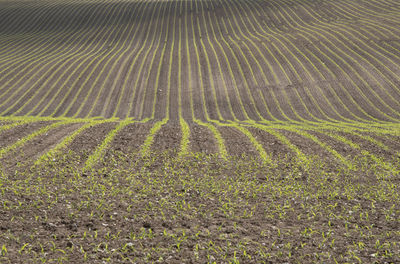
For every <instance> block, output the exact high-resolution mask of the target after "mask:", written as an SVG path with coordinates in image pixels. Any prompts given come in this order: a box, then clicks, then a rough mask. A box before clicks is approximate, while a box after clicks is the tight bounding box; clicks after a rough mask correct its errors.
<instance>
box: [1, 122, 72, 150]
mask: <svg viewBox="0 0 400 264" xmlns="http://www.w3.org/2000/svg"><path fill="white" fill-rule="evenodd" d="M71 123H79V121H78V120H73V119H71V120H67V121H59V122H55V123H53V124H50V125H47V126H45V127H43V128H41V129H39V130H37V131H34V132H33V133H31V134H29V135H28V136H26V137H24V138H22V139H20V140H19V141H17V142H15V143H14V144H12V145H9V146H7V147H4V148H2V149H0V158H2V157H4V155H6V154H7V153H9V152H10V151H12V150H15V149H17V148H18V147H21V146H23V145H24V144H25V143H27V142H29V141H31V140H32V139H34V138H36V137H38V136H40V135H42V134H45V133H47V132H49V131H51V130H52V129H54V128H56V127H59V126H62V125H67V124H71Z"/></svg>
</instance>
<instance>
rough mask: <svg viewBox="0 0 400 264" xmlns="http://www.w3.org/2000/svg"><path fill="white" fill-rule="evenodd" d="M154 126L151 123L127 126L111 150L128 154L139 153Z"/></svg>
mask: <svg viewBox="0 0 400 264" xmlns="http://www.w3.org/2000/svg"><path fill="white" fill-rule="evenodd" d="M152 126H153V125H152V124H150V123H145V124H139V123H135V124H131V125H127V126H126V127H124V128H123V129H122V130H121V131H120V132H119V133H118V134H117V135H116V136H115V138H114V140H113V142H112V143H111V146H110V150H112V151H113V150H114V151H121V152H123V153H126V154H128V153H135V152H137V151H139V149H140V147H141V146H142V144H143V142H144V140H145V139H146V137H147V136H148V134H149V131H150V129H151V128H152Z"/></svg>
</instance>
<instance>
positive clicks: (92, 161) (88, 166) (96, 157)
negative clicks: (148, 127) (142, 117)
mask: <svg viewBox="0 0 400 264" xmlns="http://www.w3.org/2000/svg"><path fill="white" fill-rule="evenodd" d="M132 123H134V121H131V120H129V119H128V120H124V121H120V122H119V124H118V125H117V126H116V127H115V128H114V129H113V130H111V131H110V132H109V133H108V134H107V136H106V138H105V139H104V140H103V142H102V143H101V145H100V146H98V147H97V148H96V150H95V152H94V153H93V154H92V155H90V156H89V157H88V159H87V160H86V163H85V166H84V167H83V169H82V171H83V172H85V171H89V170H92V169H93V167H94V166H95V165H96V164H97V163H98V162H99V161H100V160H101V159H102V157H103V155H104V152H105V150H106V149H107V147H108V146H109V145H110V143H111V142H112V140H113V139H114V137H115V136H116V135H117V134H118V132H119V131H121V129H123V128H124V127H125V126H127V125H129V124H132Z"/></svg>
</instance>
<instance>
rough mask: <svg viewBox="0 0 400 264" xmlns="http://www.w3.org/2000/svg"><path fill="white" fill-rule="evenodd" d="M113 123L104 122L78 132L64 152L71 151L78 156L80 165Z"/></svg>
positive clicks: (113, 125) (111, 127) (99, 142)
mask: <svg viewBox="0 0 400 264" xmlns="http://www.w3.org/2000/svg"><path fill="white" fill-rule="evenodd" d="M115 125H116V124H115V123H104V124H99V125H95V126H92V127H90V128H88V129H86V131H85V132H84V133H81V134H79V135H78V136H77V137H76V138H75V139H74V140H73V141H72V142H71V144H70V145H69V146H67V150H66V152H68V151H69V150H71V151H73V152H74V154H75V155H77V156H78V163H80V165H81V166H82V165H83V164H84V162H85V161H86V159H87V158H88V156H89V155H90V154H91V153H93V151H94V150H95V149H96V147H97V146H99V145H100V144H101V143H102V141H103V140H104V138H105V137H106V135H107V134H108V133H109V132H110V131H111V130H112V129H113V128H114V127H115Z"/></svg>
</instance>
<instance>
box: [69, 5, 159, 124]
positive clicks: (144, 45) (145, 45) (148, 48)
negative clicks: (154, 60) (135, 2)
mask: <svg viewBox="0 0 400 264" xmlns="http://www.w3.org/2000/svg"><path fill="white" fill-rule="evenodd" d="M159 3H160V2H157V3H156V6H155V7H154V9H153V12H152V14H151V17H150V21H151V23H150V24H149V25H148V27H147V30H146V31H147V32H146V36H145V41H144V43H142V45H141V47H140V49H139V51H137V53H136V56H135V59H134V60H133V62H132V63H131V67H130V70H132V69H133V67H134V66H135V65H136V61H137V59H138V58H139V56H140V55H141V54H142V51H143V50H144V49H145V48H146V52H145V54H144V56H143V58H142V59H141V61H142V63H141V64H140V67H139V70H138V69H135V71H136V72H138V75H137V78H136V82H135V84H134V86H133V89H134V90H133V95H132V96H131V98H132V99H131V100H133V99H134V98H135V95H136V91H137V90H138V87H137V84H138V81H139V79H140V78H139V77H140V75H141V73H142V69H143V66H144V63H145V61H146V59H147V56H148V54H149V53H150V51H151V50H152V49H153V45H154V40H155V37H156V32H157V31H156V30H153V34H152V36H151V43H150V44H148V41H149V34H150V32H151V30H150V29H151V27H152V26H153V21H154V20H155V21H159V20H161V19H160V12H161V11H160V9H159V8H156V7H157V5H158V4H159ZM156 10H158V12H157V15H156V19H153V16H154V15H155V14H156ZM136 28H144V27H143V26H142V27H140V26H137V27H136ZM144 30H145V29H144ZM136 32H137V31H136ZM136 32H135V34H136ZM127 39H128V38H126V39H125V42H126V41H127ZM133 40H134V37H132V41H131V43H130V44H129V46H132V44H133ZM125 42H124V44H123V45H125ZM138 43H139V42H138V41H137V43H136V44H138ZM121 49H122V46H121ZM136 49H137V45H135V49H134V50H132V52H131V53H130V54H129V55H125V53H127V52H128V49H126V50H125V51H124V52H122V53H121V54H120V55H119V56H118V58H117V59H116V60H115V61H114V64H113V65H112V66H111V67H110V70H109V72H108V74H107V76H106V77H105V81H104V82H103V83H102V85H101V89H100V91H99V92H98V93H97V97H96V99H95V102H98V99H99V97H100V95H101V93H102V91H103V90H104V88H105V83H106V81H107V80H108V79H109V77H110V75H111V72H112V69H113V68H114V67H120V68H121V67H122V66H123V63H120V62H119V60H120V59H121V58H123V57H126V59H125V61H126V60H127V58H128V56H130V55H131V54H133V53H134V52H135V51H136ZM130 75H131V72H129V73H128V75H127V76H130ZM117 78H118V77H114V78H113V80H114V82H113V84H112V85H111V88H109V89H106V91H108V90H110V92H108V96H107V97H106V100H105V101H104V104H103V107H102V108H103V110H102V112H101V113H100V116H105V114H106V112H105V111H106V110H107V108H108V107H113V105H112V104H111V105H110V100H111V96H112V92H113V91H114V89H115V81H116V80H117ZM94 84H95V83H93V85H92V86H94ZM107 88H108V87H107ZM145 90H146V89H145ZM120 95H122V93H120ZM95 105H96V104H92V107H91V109H90V111H89V112H88V113H87V114H86V117H88V116H90V115H93V110H94V107H95ZM116 110H117V108H115V110H114V112H115V111H116ZM75 116H77V114H75Z"/></svg>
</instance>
